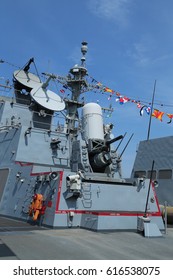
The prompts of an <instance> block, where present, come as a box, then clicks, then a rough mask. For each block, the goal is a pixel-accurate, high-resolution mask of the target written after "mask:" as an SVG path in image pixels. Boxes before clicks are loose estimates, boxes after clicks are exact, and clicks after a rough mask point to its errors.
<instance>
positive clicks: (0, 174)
mask: <svg viewBox="0 0 173 280" xmlns="http://www.w3.org/2000/svg"><path fill="white" fill-rule="evenodd" d="M8 173H9V169H7V168H4V169H0V179H1V181H0V201H1V198H2V194H3V191H4V187H5V185H6V181H7V178H8Z"/></svg>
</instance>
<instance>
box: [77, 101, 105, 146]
mask: <svg viewBox="0 0 173 280" xmlns="http://www.w3.org/2000/svg"><path fill="white" fill-rule="evenodd" d="M82 138H83V140H85V141H87V140H88V139H100V140H104V131H103V117H102V109H101V107H100V105H98V104H97V103H88V104H86V105H84V106H83V111H82Z"/></svg>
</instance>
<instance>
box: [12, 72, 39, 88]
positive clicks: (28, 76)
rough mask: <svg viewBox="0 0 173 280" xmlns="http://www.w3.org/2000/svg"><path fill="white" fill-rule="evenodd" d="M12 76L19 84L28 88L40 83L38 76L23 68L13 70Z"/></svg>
mask: <svg viewBox="0 0 173 280" xmlns="http://www.w3.org/2000/svg"><path fill="white" fill-rule="evenodd" d="M13 76H14V78H15V79H16V80H17V81H18V82H19V83H20V84H22V85H24V86H26V87H28V88H30V89H32V88H34V87H36V86H38V85H41V81H40V78H39V77H38V76H36V75H34V74H32V73H30V72H27V71H24V70H16V71H14V73H13Z"/></svg>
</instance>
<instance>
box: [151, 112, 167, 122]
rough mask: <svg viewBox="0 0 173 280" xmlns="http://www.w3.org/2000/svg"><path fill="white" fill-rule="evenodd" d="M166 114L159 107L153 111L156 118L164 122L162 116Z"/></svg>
mask: <svg viewBox="0 0 173 280" xmlns="http://www.w3.org/2000/svg"><path fill="white" fill-rule="evenodd" d="M163 115H164V112H161V111H159V110H157V109H154V111H153V113H152V117H155V118H156V119H159V120H160V121H161V122H162V117H163Z"/></svg>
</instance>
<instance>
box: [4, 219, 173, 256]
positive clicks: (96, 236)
mask: <svg viewBox="0 0 173 280" xmlns="http://www.w3.org/2000/svg"><path fill="white" fill-rule="evenodd" d="M29 259H30V260H77V259H78V260H134V259H136V260H142V259H145V260H147V259H150V260H156V259H158V260H166V259H168V260H171V259H173V228H172V227H171V228H168V232H167V234H163V237H160V238H145V237H143V236H142V235H140V234H139V233H137V232H120V231H116V232H105V233H103V232H92V231H88V230H84V229H79V228H76V229H46V228H39V227H38V226H32V225H30V224H27V223H25V222H21V221H14V220H11V219H7V218H4V217H0V260H29Z"/></svg>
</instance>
